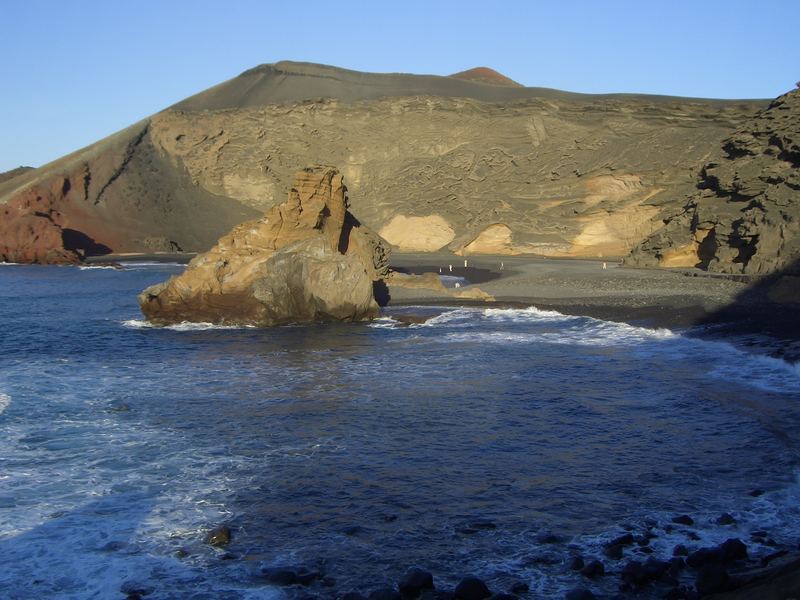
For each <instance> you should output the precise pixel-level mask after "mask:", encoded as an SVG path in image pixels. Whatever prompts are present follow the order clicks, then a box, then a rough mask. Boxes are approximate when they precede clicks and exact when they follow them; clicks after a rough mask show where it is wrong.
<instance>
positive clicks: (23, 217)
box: [0, 178, 108, 264]
mask: <svg viewBox="0 0 800 600" xmlns="http://www.w3.org/2000/svg"><path fill="white" fill-rule="evenodd" d="M71 186H72V184H71V182H70V180H69V179H67V178H60V179H56V180H55V181H53V182H52V183H51V185H50V186H49V187H47V188H37V189H30V190H28V191H27V192H25V193H23V194H21V195H20V196H18V197H16V198H15V199H14V200H13V201H11V202H9V203H7V204H5V205H0V260H2V261H5V262H16V263H49V264H75V263H78V262H80V261H81V260H82V259H83V257H85V256H87V255H90V254H104V253H107V252H108V248H107V247H105V246H103V245H102V244H99V243H98V242H96V241H95V240H93V239H92V238H90V237H88V236H86V235H85V234H83V233H81V232H80V231H77V230H75V229H72V228H71V227H70V219H68V218H67V217H66V216H65V215H64V214H63V213H62V212H61V208H62V207H64V206H66V205H68V204H69V194H70V190H71Z"/></svg>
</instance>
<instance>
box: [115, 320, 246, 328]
mask: <svg viewBox="0 0 800 600" xmlns="http://www.w3.org/2000/svg"><path fill="white" fill-rule="evenodd" d="M122 326H123V327H127V328H129V329H169V330H170V331H206V330H208V329H254V328H255V325H216V324H214V323H204V322H201V323H191V322H189V321H183V322H182V323H176V324H175V325H156V324H155V323H151V322H150V321H145V320H142V319H128V320H127V321H122Z"/></svg>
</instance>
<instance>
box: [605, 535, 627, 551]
mask: <svg viewBox="0 0 800 600" xmlns="http://www.w3.org/2000/svg"><path fill="white" fill-rule="evenodd" d="M633 541H634V538H633V534H632V533H625V534H623V535H621V536H619V537H616V538H614V539H613V540H611V541H610V542H608V543H607V544H606V548H610V547H611V546H630V545H632V544H633Z"/></svg>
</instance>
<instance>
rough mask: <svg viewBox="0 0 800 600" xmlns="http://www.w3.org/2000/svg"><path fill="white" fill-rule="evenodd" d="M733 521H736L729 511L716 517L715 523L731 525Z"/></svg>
mask: <svg viewBox="0 0 800 600" xmlns="http://www.w3.org/2000/svg"><path fill="white" fill-rule="evenodd" d="M734 523H736V519H734V518H733V515H732V514H730V513H722V514H721V515H720V516H719V517H718V518H717V525H733V524H734Z"/></svg>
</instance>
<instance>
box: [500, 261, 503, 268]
mask: <svg viewBox="0 0 800 600" xmlns="http://www.w3.org/2000/svg"><path fill="white" fill-rule="evenodd" d="M500 270H501V271H502V270H503V261H502V260H501V261H500Z"/></svg>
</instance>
